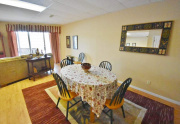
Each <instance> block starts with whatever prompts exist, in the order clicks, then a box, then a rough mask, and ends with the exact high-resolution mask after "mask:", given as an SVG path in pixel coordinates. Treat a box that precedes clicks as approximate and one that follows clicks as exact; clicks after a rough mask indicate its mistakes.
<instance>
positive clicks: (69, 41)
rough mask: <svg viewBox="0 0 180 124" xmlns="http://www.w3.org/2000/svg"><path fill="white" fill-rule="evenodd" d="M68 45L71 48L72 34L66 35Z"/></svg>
mask: <svg viewBox="0 0 180 124" xmlns="http://www.w3.org/2000/svg"><path fill="white" fill-rule="evenodd" d="M66 47H67V48H71V39H70V36H66Z"/></svg>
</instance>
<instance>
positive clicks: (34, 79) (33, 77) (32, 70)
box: [31, 62, 35, 81]
mask: <svg viewBox="0 0 180 124" xmlns="http://www.w3.org/2000/svg"><path fill="white" fill-rule="evenodd" d="M31 64H32V76H33V80H34V81H35V75H34V66H33V62H31Z"/></svg>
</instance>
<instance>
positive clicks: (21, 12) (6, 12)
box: [0, 4, 39, 22]
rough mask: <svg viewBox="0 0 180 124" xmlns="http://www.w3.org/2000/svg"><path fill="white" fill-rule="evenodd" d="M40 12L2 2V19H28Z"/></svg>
mask: <svg viewBox="0 0 180 124" xmlns="http://www.w3.org/2000/svg"><path fill="white" fill-rule="evenodd" d="M37 14H39V12H36V11H31V10H27V9H21V8H16V7H12V6H6V5H2V4H0V21H18V22H23V21H26V22H27V21H28V20H29V18H31V17H32V16H35V15H37Z"/></svg>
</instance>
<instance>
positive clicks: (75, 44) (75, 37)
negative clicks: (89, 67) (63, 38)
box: [72, 35, 78, 50]
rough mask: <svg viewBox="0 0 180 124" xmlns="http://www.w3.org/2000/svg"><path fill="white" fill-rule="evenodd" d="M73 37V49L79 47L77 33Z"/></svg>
mask: <svg viewBox="0 0 180 124" xmlns="http://www.w3.org/2000/svg"><path fill="white" fill-rule="evenodd" d="M72 39H73V49H76V50H77V49H78V36H77V35H75V36H72Z"/></svg>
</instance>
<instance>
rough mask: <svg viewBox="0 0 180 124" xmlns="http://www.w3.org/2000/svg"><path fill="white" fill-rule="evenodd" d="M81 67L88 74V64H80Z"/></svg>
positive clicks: (89, 65)
mask: <svg viewBox="0 0 180 124" xmlns="http://www.w3.org/2000/svg"><path fill="white" fill-rule="evenodd" d="M81 67H82V69H83V70H84V72H88V71H89V69H90V68H91V64H90V63H82V64H81Z"/></svg>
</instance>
